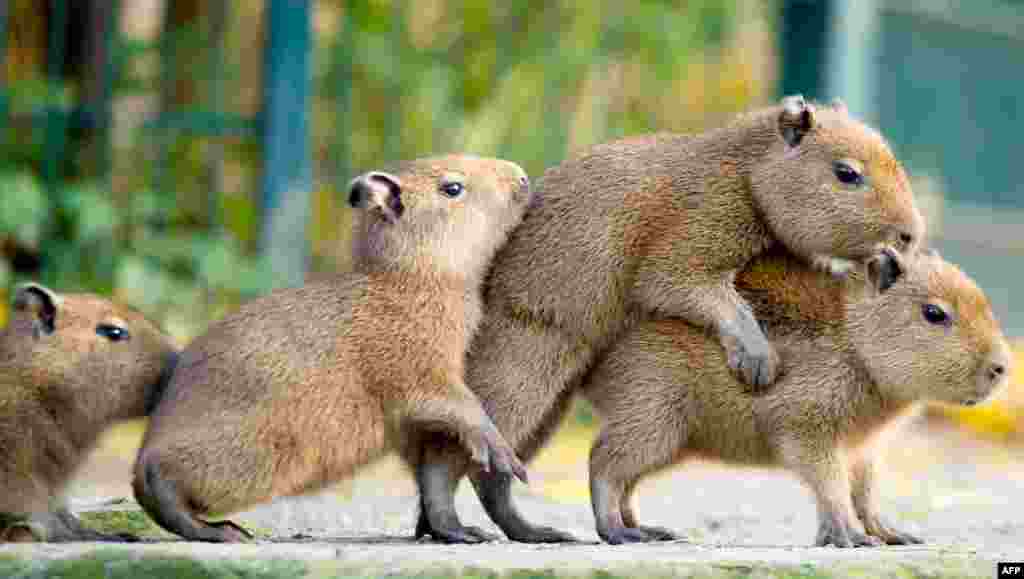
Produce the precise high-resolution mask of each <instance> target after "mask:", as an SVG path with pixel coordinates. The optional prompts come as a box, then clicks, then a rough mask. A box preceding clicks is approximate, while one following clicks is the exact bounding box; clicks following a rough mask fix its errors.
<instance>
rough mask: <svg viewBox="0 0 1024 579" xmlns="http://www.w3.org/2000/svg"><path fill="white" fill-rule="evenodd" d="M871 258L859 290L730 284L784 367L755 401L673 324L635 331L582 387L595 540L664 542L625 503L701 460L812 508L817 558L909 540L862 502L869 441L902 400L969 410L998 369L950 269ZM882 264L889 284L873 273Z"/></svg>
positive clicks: (773, 273)
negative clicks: (765, 479) (743, 470)
mask: <svg viewBox="0 0 1024 579" xmlns="http://www.w3.org/2000/svg"><path fill="white" fill-rule="evenodd" d="M880 259H881V260H882V261H883V265H882V266H881V267H878V268H874V267H869V268H868V275H867V276H866V278H867V279H868V280H869V281H868V282H867V283H865V282H864V281H863V280H860V281H859V282H858V280H853V279H851V280H849V281H848V282H846V283H841V282H835V281H829V280H827V279H824V277H823V276H822V275H821V274H819V273H816V272H814V271H810V270H809V269H808V268H806V267H805V266H804V265H802V264H800V263H799V262H796V261H795V260H792V259H785V258H767V257H766V258H762V259H759V260H757V261H755V262H754V264H753V266H752V267H751V268H749V269H747V270H746V271H745V272H744V273H742V274H741V275H740V277H739V278H738V280H737V286H738V287H739V289H740V293H741V294H742V295H744V296H745V297H747V299H748V300H750V302H751V303H753V304H754V311H755V312H756V314H757V315H758V318H759V319H761V320H764V321H765V322H766V327H767V330H768V336H769V337H770V338H771V339H772V342H773V343H775V344H776V346H777V347H778V349H779V353H780V356H781V358H782V363H783V366H784V372H783V375H782V377H781V378H780V379H779V381H778V382H776V384H775V385H774V386H773V387H772V389H771V390H770V391H769V392H767V393H764V394H762V395H760V396H755V395H752V394H751V393H750V392H748V391H747V390H746V389H745V388H744V386H743V384H741V383H740V382H739V381H738V380H737V379H736V378H735V376H733V374H732V373H731V372H730V370H729V367H728V364H727V361H726V359H725V356H724V355H723V354H722V352H721V349H720V348H718V346H717V344H716V343H715V341H714V340H713V339H710V338H709V337H708V336H706V335H705V333H704V332H703V331H702V330H701V329H700V328H697V327H694V326H692V325H690V324H687V323H686V322H682V321H679V320H657V321H651V322H645V323H643V324H641V325H639V326H637V327H636V328H634V329H633V330H631V331H630V332H629V333H628V334H627V335H626V336H624V337H623V338H622V339H621V340H620V341H619V342H617V343H616V344H615V346H614V347H612V348H611V349H610V350H609V351H608V353H607V355H606V356H604V357H603V359H602V361H601V362H600V363H599V364H598V365H597V367H596V368H595V369H594V372H593V374H592V375H591V376H590V377H589V379H588V380H586V384H585V385H584V386H583V392H584V395H585V396H586V398H587V399H589V400H590V401H591V402H592V403H593V405H594V407H595V409H596V410H597V412H598V414H600V415H601V416H602V417H603V419H604V426H603V428H602V430H601V433H600V435H599V436H598V438H597V440H596V441H595V443H594V447H593V449H592V451H591V456H590V489H591V500H592V501H593V506H594V516H595V518H596V522H597V531H598V534H599V535H600V536H601V538H602V539H604V540H605V541H608V542H609V543H625V542H636V541H651V540H661V539H671V538H674V537H673V534H672V533H671V532H669V531H666V530H664V529H660V528H656V527H644V526H641V525H639V524H638V523H637V518H636V515H635V514H634V512H633V509H632V507H631V506H630V494H632V492H633V489H634V488H635V487H636V484H637V483H638V482H639V481H640V480H641V479H642V478H643V477H644V476H645V475H647V474H650V473H653V472H655V471H658V470H662V469H665V468H666V467H669V466H671V465H673V464H678V463H680V462H682V461H684V460H686V459H689V458H710V459H719V460H723V461H726V462H730V463H738V464H745V465H752V466H777V467H782V468H786V469H789V470H790V471H792V472H793V473H794V474H796V475H797V476H798V477H799V478H800V479H801V480H802V481H803V482H804V483H805V484H807V485H808V486H809V487H810V489H811V490H812V491H813V493H814V496H815V498H816V500H817V506H818V518H819V521H818V536H817V544H818V545H835V546H837V547H856V546H866V545H880V544H885V543H887V544H896V545H899V544H907V543H918V542H920V540H919V539H917V538H916V537H914V536H913V535H911V534H909V533H906V532H904V531H902V530H900V529H899V528H898V527H896V526H894V525H893V524H892V523H890V522H887V521H886V520H885V519H884V518H883V517H882V515H881V513H880V512H879V509H878V506H877V505H876V504H875V502H874V498H875V497H874V494H875V481H874V469H875V466H874V462H875V460H874V456H875V454H877V453H876V452H875V450H874V449H875V448H876V447H877V446H876V445H874V444H873V443H874V442H876V441H877V439H878V435H879V434H881V433H883V431H885V430H886V429H887V428H888V427H890V426H892V425H894V424H895V423H896V422H897V419H898V418H900V417H901V416H904V415H906V414H907V413H908V412H909V411H910V410H911V409H912V408H913V407H914V406H915V403H918V402H922V401H927V400H936V401H941V402H947V403H952V404H975V403H977V402H979V401H981V400H983V399H984V398H985V397H986V396H988V394H989V393H990V392H991V391H992V390H993V389H994V388H996V387H997V386H999V385H1000V384H1001V383H1003V382H1004V381H1005V379H1006V377H1007V374H1008V372H1009V365H1010V359H1011V358H1010V352H1009V347H1008V346H1007V344H1006V340H1005V339H1004V338H1003V334H1002V332H1001V330H1000V328H999V324H998V323H997V322H996V320H995V319H993V316H992V311H991V309H990V308H989V303H988V300H987V299H986V298H985V295H984V294H983V293H982V292H981V290H979V289H978V287H977V286H975V284H974V282H972V281H971V280H970V279H969V278H968V277H967V276H966V275H964V274H963V273H962V272H961V271H960V270H959V269H957V268H956V267H955V266H953V265H951V264H949V263H948V262H946V261H944V260H943V259H942V258H941V257H939V256H938V255H937V254H934V253H927V252H926V253H922V254H921V255H920V256H918V257H916V258H915V257H909V258H907V259H906V261H905V263H904V264H903V265H899V264H898V262H895V261H893V260H892V257H891V256H886V257H883V258H880ZM885 261H889V262H890V264H889V265H885V264H884V262H885ZM893 265H895V267H896V270H897V271H899V270H900V269H902V271H903V273H902V275H898V274H897V275H892V274H889V273H886V270H887V269H889V268H890V267H891V266H893ZM865 287H866V288H867V289H874V290H875V291H860V289H859V288H865ZM695 506H696V505H695Z"/></svg>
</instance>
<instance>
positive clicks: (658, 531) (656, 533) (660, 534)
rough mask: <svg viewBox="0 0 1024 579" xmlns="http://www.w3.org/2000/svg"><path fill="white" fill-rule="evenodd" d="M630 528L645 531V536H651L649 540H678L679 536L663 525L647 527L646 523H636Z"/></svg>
mask: <svg viewBox="0 0 1024 579" xmlns="http://www.w3.org/2000/svg"><path fill="white" fill-rule="evenodd" d="M630 528H632V529H639V530H640V531H643V532H644V533H647V536H648V537H650V538H651V539H650V540H651V541H678V540H679V539H680V538H681V537H680V536H679V535H677V534H675V532H673V531H670V530H668V529H666V528H664V527H649V526H647V525H636V526H635V527H630Z"/></svg>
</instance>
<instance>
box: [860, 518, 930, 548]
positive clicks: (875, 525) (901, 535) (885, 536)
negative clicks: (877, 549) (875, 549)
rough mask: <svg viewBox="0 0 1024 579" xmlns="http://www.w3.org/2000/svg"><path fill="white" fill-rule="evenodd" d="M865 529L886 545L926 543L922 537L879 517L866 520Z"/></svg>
mask: <svg viewBox="0 0 1024 579" xmlns="http://www.w3.org/2000/svg"><path fill="white" fill-rule="evenodd" d="M864 529H865V530H866V531H867V532H868V534H869V535H871V536H873V537H877V538H878V539H880V540H881V541H882V542H883V543H885V544H886V545H920V544H922V543H924V540H923V539H921V538H920V537H917V536H916V535H914V534H912V533H908V532H906V531H903V530H901V529H899V528H897V527H895V526H893V525H892V524H890V523H889V522H887V521H885V520H884V519H881V518H879V517H873V518H871V519H869V520H866V521H864Z"/></svg>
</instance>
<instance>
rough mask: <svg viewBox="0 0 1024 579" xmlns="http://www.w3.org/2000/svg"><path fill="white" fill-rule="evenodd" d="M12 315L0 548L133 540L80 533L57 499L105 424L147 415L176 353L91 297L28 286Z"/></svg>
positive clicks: (135, 318)
mask: <svg viewBox="0 0 1024 579" xmlns="http://www.w3.org/2000/svg"><path fill="white" fill-rule="evenodd" d="M12 310H13V311H12V316H11V320H10V322H9V324H8V326H7V328H5V329H4V331H3V332H2V333H0V541H31V540H38V541H108V540H130V539H132V537H130V536H128V535H107V534H103V533H99V532H97V531H94V530H92V529H89V528H87V527H85V526H83V525H82V524H81V522H80V521H79V520H78V519H77V518H75V517H74V515H72V514H71V512H70V511H69V510H68V509H67V507H66V506H65V505H64V497H63V493H64V491H65V488H66V486H67V484H68V481H69V480H70V479H71V477H72V476H73V475H74V474H75V471H76V470H77V469H78V467H79V466H80V465H81V464H82V462H83V461H84V460H85V458H86V456H87V455H88V454H89V451H90V450H92V448H93V447H94V446H95V444H96V441H97V439H98V438H99V436H100V434H101V433H102V432H103V431H104V430H105V429H106V428H107V427H108V426H110V425H111V424H113V423H114V422H115V421H117V420H124V419H129V418H136V417H141V416H144V415H146V414H148V413H149V412H150V411H151V409H152V408H153V406H154V405H155V404H156V401H157V400H158V398H159V396H160V393H161V391H162V390H163V388H164V386H165V384H166V382H167V380H168V379H169V377H170V375H171V373H172V372H173V369H174V366H175V363H176V361H177V351H178V350H177V346H176V345H175V344H174V341H173V340H172V339H171V338H169V337H168V336H166V335H165V334H164V333H163V332H161V330H160V329H159V328H158V327H157V326H156V325H154V324H153V323H151V322H150V321H148V320H146V319H145V318H144V317H143V316H142V315H141V314H139V313H138V312H135V311H133V310H131V309H129V308H127V307H124V306H121V305H117V304H114V303H111V302H110V301H108V300H106V299H104V298H101V297H98V296H95V295H89V294H64V295H60V294H58V293H56V292H54V291H51V290H50V289H48V288H46V287H43V286H41V285H39V284H34V283H30V284H25V285H22V286H19V287H18V288H17V289H16V290H15V295H14V301H13V308H12Z"/></svg>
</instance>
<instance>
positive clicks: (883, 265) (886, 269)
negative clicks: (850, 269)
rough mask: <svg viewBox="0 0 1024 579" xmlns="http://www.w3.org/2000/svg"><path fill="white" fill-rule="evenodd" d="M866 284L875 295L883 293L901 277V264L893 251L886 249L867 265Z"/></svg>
mask: <svg viewBox="0 0 1024 579" xmlns="http://www.w3.org/2000/svg"><path fill="white" fill-rule="evenodd" d="M867 266H868V267H867V270H868V283H870V284H871V285H872V287H874V289H875V293H876V294H882V293H885V291H886V290H888V289H889V288H891V287H892V286H893V284H895V283H896V282H897V281H898V280H899V279H900V277H902V276H903V264H902V263H900V257H899V255H897V254H896V252H895V251H893V250H891V249H889V248H886V249H884V250H882V252H881V253H879V254H878V255H876V256H875V257H873V258H871V260H870V261H868V264H867Z"/></svg>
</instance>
